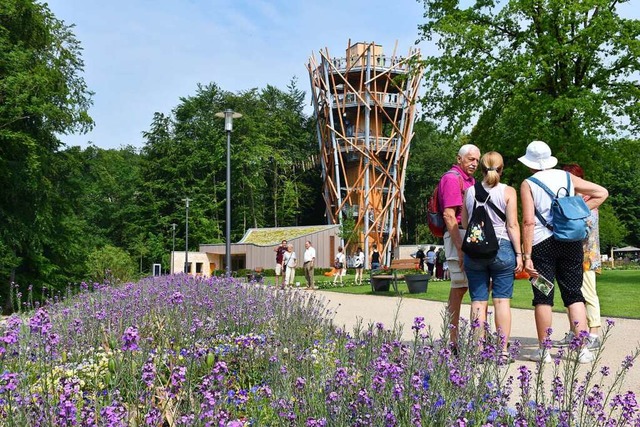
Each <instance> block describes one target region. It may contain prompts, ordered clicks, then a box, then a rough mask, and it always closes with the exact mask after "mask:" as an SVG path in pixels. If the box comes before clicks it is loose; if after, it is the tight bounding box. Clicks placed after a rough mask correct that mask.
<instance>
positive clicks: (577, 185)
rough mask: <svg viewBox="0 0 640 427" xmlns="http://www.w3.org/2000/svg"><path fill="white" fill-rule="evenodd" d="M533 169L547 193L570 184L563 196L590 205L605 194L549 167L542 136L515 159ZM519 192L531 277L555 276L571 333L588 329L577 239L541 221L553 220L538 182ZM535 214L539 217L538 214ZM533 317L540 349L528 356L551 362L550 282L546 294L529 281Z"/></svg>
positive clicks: (584, 355)
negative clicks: (563, 238) (560, 237)
mask: <svg viewBox="0 0 640 427" xmlns="http://www.w3.org/2000/svg"><path fill="white" fill-rule="evenodd" d="M518 160H519V161H520V162H522V163H523V164H524V165H525V166H527V167H528V168H529V170H530V171H531V172H533V175H532V176H533V177H534V178H536V179H537V180H538V181H540V182H542V183H543V184H544V185H546V186H547V187H548V188H549V190H550V191H551V192H553V193H554V194H558V191H559V190H560V189H561V188H563V187H566V186H567V179H569V182H570V184H571V185H569V187H571V188H569V189H567V191H568V193H569V194H568V196H573V195H574V194H575V193H579V194H582V195H583V196H586V197H588V200H587V202H586V203H587V206H588V207H589V209H592V210H593V209H595V208H597V207H598V206H600V205H601V204H602V202H604V201H605V200H606V199H607V197H608V195H609V193H608V192H607V190H606V189H605V188H604V187H601V186H600V185H597V184H594V183H592V182H589V181H586V180H584V179H582V178H579V177H577V176H575V175H571V174H569V173H568V172H565V171H562V170H559V169H553V168H554V166H556V164H557V163H558V159H556V158H555V157H554V156H552V155H551V149H550V148H549V146H548V145H547V144H546V143H545V142H543V141H533V142H531V143H530V144H529V145H528V146H527V150H526V153H525V155H524V156H522V157H520V158H518ZM520 197H521V199H522V223H523V226H522V227H523V230H522V249H523V250H522V252H523V254H522V258H523V261H524V268H525V270H526V271H527V273H528V274H529V275H530V276H531V277H533V278H536V277H538V276H539V275H540V276H543V277H544V278H546V279H548V280H549V281H551V282H553V281H554V280H555V279H557V281H558V288H560V295H561V296H562V301H563V303H564V306H565V307H566V308H567V310H568V312H569V319H570V321H571V325H573V326H572V327H573V332H574V334H576V335H579V334H580V333H581V332H583V331H584V332H585V333H587V332H586V331H587V314H586V308H585V299H584V296H583V294H582V290H581V288H582V260H583V256H584V255H583V251H582V242H581V241H576V242H568V241H561V240H557V239H555V238H554V236H553V232H552V231H551V230H550V229H549V228H547V227H546V226H545V224H543V223H542V220H541V219H540V218H542V219H544V221H545V222H546V223H547V224H549V223H553V217H552V215H551V202H552V199H551V197H550V196H549V194H548V193H547V192H546V191H545V190H544V189H543V188H542V187H540V186H539V185H537V184H536V183H534V182H530V181H529V179H526V180H524V181H522V184H521V185H520ZM539 217H540V218H539ZM532 290H533V305H534V316H535V321H536V332H537V336H538V343H539V348H538V350H537V351H536V352H535V353H534V354H533V355H532V356H531V357H530V359H531V360H533V361H536V362H543V363H548V362H551V355H550V354H549V350H548V348H546V346H545V345H544V344H543V343H544V342H545V340H547V339H548V336H547V335H548V332H547V331H548V330H549V329H550V328H551V320H552V307H553V296H554V293H555V292H554V291H555V287H554V288H553V289H551V292H550V293H549V294H548V295H545V294H544V293H542V292H541V291H540V290H539V289H537V288H535V287H533V286H532ZM593 360H594V356H593V353H591V351H589V349H588V348H586V347H583V348H582V349H581V350H580V353H579V355H578V361H579V362H580V363H589V362H591V361H593Z"/></svg>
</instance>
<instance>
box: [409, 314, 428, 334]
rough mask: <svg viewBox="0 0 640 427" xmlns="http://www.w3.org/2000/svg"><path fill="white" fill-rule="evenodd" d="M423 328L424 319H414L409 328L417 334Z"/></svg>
mask: <svg viewBox="0 0 640 427" xmlns="http://www.w3.org/2000/svg"><path fill="white" fill-rule="evenodd" d="M424 328H425V324H424V317H416V318H415V319H413V326H412V327H411V329H413V330H414V331H416V332H418V331H420V330H422V329H424Z"/></svg>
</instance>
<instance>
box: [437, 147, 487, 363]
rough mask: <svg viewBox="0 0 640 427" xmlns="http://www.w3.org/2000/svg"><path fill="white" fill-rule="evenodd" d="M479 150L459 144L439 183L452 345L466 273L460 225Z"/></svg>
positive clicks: (465, 283)
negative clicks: (447, 269) (448, 287)
mask: <svg viewBox="0 0 640 427" xmlns="http://www.w3.org/2000/svg"><path fill="white" fill-rule="evenodd" d="M479 160H480V149H479V148H478V147H476V146H475V145H472V144H465V145H463V146H462V147H460V150H459V151H458V155H457V157H456V164H454V165H453V166H452V167H451V169H450V170H449V171H447V172H446V173H445V174H444V175H442V178H440V182H439V183H438V199H439V205H440V206H441V207H442V208H443V209H444V210H443V212H442V217H443V218H444V223H445V225H446V227H447V229H446V231H445V233H444V251H445V255H446V257H447V261H449V271H450V275H451V289H450V290H449V301H448V304H447V310H448V312H449V315H450V316H451V326H452V328H451V342H452V343H453V345H454V351H455V349H456V347H455V345H456V343H457V339H458V323H459V321H460V305H461V304H462V298H463V297H464V294H465V293H466V292H467V286H468V285H467V276H466V275H465V273H464V268H463V263H464V257H463V254H462V238H463V237H464V233H465V230H464V229H463V228H462V225H461V224H460V222H461V220H462V205H463V204H464V202H463V197H464V191H465V190H466V189H467V188H469V187H471V186H473V184H475V179H474V178H473V174H474V173H475V172H476V169H477V168H478V162H479Z"/></svg>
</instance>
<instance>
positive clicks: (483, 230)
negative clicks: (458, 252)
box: [462, 182, 507, 259]
mask: <svg viewBox="0 0 640 427" xmlns="http://www.w3.org/2000/svg"><path fill="white" fill-rule="evenodd" d="M474 188H475V190H476V196H475V202H474V203H473V213H472V214H471V219H469V224H468V225H467V231H466V233H465V234H464V239H463V241H462V252H464V253H465V254H467V255H468V256H469V257H470V258H478V259H492V258H494V257H495V256H496V254H497V253H498V247H499V243H498V239H497V238H496V232H495V230H494V229H493V223H492V222H491V218H489V215H488V214H487V210H486V209H485V206H487V205H488V206H490V207H491V209H493V211H494V212H495V213H496V214H497V215H498V216H499V217H500V218H501V219H502V220H503V221H505V222H506V220H507V217H506V215H505V214H504V212H502V211H501V210H500V209H498V208H497V207H496V205H494V204H493V202H491V200H489V197H490V196H489V193H487V190H485V189H484V187H483V186H482V183H481V182H476V184H475V185H474Z"/></svg>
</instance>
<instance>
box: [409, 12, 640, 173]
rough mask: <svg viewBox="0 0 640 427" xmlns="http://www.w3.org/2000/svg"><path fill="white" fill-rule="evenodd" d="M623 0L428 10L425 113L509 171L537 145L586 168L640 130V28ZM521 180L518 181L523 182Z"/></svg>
mask: <svg viewBox="0 0 640 427" xmlns="http://www.w3.org/2000/svg"><path fill="white" fill-rule="evenodd" d="M620 3H624V1H622V2H621V1H618V0H592V1H589V2H585V1H581V0H567V1H544V0H543V1H517V0H510V1H506V2H497V1H493V0H476V1H473V2H472V4H471V6H469V7H467V8H462V7H461V6H460V2H459V1H455V0H454V1H451V0H446V1H445V0H424V6H425V18H426V23H425V24H424V25H422V26H421V35H422V38H423V39H429V40H432V39H433V40H436V43H437V46H438V48H439V50H440V54H439V55H434V56H429V57H427V58H425V59H424V65H425V66H426V81H427V90H426V93H425V95H424V97H423V98H422V103H423V105H424V107H425V110H426V111H430V112H432V114H433V117H434V118H435V119H436V120H438V121H442V122H444V123H446V124H447V125H448V126H449V128H450V129H452V130H453V131H454V132H458V131H460V130H461V129H464V128H465V127H467V126H469V125H473V133H472V135H471V136H472V141H474V143H476V144H477V145H478V146H480V148H482V149H483V151H487V150H488V149H496V150H498V151H500V152H501V153H502V154H503V155H504V156H505V157H506V158H507V160H508V161H507V164H512V162H514V161H515V158H516V154H518V153H520V154H521V153H522V152H523V151H524V147H525V146H526V144H527V143H528V142H529V141H531V140H532V139H543V140H545V141H546V142H548V143H549V145H550V146H551V148H552V150H553V151H554V153H555V154H556V155H557V156H558V157H559V158H560V161H561V162H565V161H577V162H579V163H585V162H586V161H587V160H588V159H589V157H590V155H591V152H593V151H594V149H596V148H598V147H601V146H602V137H603V136H607V135H615V134H620V133H621V132H622V133H624V132H632V133H637V132H638V130H639V129H640V102H638V101H639V100H640V87H639V86H638V84H637V78H634V73H635V76H637V73H638V71H640V61H639V55H640V53H639V52H640V50H639V43H640V42H639V36H640V21H638V20H635V19H627V18H624V17H622V16H620V15H619V14H618V13H617V6H618V4H620ZM524 173H525V172H524V171H522V172H521V175H524Z"/></svg>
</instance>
